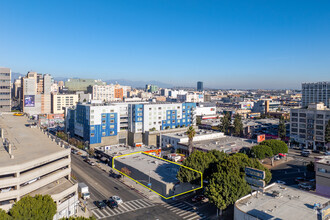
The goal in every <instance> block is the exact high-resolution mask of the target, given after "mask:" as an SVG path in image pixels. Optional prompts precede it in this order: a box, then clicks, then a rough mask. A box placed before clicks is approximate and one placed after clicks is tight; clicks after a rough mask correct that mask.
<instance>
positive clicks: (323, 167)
mask: <svg viewBox="0 0 330 220" xmlns="http://www.w3.org/2000/svg"><path fill="white" fill-rule="evenodd" d="M315 176H316V179H315V180H316V193H317V194H319V195H322V196H326V197H329V198H330V156H323V157H322V158H319V159H318V160H316V161H315Z"/></svg>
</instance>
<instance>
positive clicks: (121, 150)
mask: <svg viewBox="0 0 330 220" xmlns="http://www.w3.org/2000/svg"><path fill="white" fill-rule="evenodd" d="M95 149H96V150H100V151H102V152H104V153H105V154H107V155H109V156H110V157H114V156H120V155H124V154H129V153H134V152H139V151H149V150H156V149H158V148H157V147H153V146H143V147H131V146H127V145H123V144H119V145H111V146H107V147H104V146H101V147H95Z"/></svg>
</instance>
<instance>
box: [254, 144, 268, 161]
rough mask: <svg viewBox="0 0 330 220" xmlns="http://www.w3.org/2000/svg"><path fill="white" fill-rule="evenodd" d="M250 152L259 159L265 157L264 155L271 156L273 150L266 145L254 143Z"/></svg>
mask: <svg viewBox="0 0 330 220" xmlns="http://www.w3.org/2000/svg"><path fill="white" fill-rule="evenodd" d="M251 154H253V155H254V156H255V157H256V158H258V159H259V160H262V159H265V158H266V157H272V156H273V151H272V149H271V148H270V147H269V146H267V145H256V146H253V147H252V149H251Z"/></svg>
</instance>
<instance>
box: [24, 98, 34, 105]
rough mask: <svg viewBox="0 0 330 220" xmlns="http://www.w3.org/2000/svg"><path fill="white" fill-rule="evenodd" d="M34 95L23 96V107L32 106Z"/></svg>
mask: <svg viewBox="0 0 330 220" xmlns="http://www.w3.org/2000/svg"><path fill="white" fill-rule="evenodd" d="M34 102H35V100H34V95H25V96H24V107H34Z"/></svg>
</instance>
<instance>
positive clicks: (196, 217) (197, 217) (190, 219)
mask: <svg viewBox="0 0 330 220" xmlns="http://www.w3.org/2000/svg"><path fill="white" fill-rule="evenodd" d="M199 218H200V216H199V215H198V216H194V217H192V218H189V219H188V220H194V219H199Z"/></svg>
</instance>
